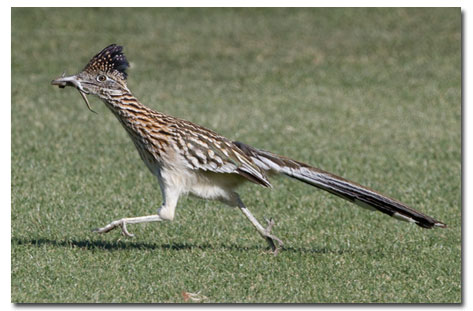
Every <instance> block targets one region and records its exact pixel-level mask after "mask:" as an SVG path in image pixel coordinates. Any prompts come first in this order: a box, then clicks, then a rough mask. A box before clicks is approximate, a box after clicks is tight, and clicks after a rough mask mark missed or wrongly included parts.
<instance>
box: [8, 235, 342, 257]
mask: <svg viewBox="0 0 473 311" xmlns="http://www.w3.org/2000/svg"><path fill="white" fill-rule="evenodd" d="M11 243H12V245H32V246H36V247H41V246H54V247H67V248H76V247H77V248H83V249H88V250H105V251H116V250H129V249H137V250H140V249H141V250H159V249H160V250H175V251H190V250H219V249H225V250H229V251H239V252H247V251H255V250H264V247H263V246H258V245H255V246H251V247H248V246H241V245H236V244H231V245H229V244H223V243H222V244H220V245H218V244H209V243H204V244H188V243H173V244H169V243H167V244H166V243H165V244H155V243H143V242H129V241H113V242H110V241H104V240H59V241H58V240H51V239H47V238H37V239H19V238H12V239H11ZM282 252H292V253H301V254H304V253H305V254H307V253H313V254H343V253H347V252H350V251H346V250H331V249H328V248H301V247H297V248H295V247H283V249H282Z"/></svg>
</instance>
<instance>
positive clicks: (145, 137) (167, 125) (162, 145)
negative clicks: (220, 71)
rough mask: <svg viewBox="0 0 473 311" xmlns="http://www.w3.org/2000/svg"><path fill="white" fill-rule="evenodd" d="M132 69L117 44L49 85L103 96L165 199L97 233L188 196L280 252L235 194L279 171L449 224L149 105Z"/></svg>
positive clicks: (170, 212) (159, 216)
mask: <svg viewBox="0 0 473 311" xmlns="http://www.w3.org/2000/svg"><path fill="white" fill-rule="evenodd" d="M128 67H129V64H128V61H127V60H126V58H125V55H124V54H123V48H122V47H121V46H118V45H115V44H112V45H110V46H107V47H106V48H105V49H103V50H102V51H101V52H100V53H98V54H97V55H95V56H94V57H93V58H92V59H91V60H90V62H89V63H88V64H87V66H85V68H84V69H83V70H82V71H81V72H79V73H78V74H76V75H72V76H65V75H64V74H63V75H62V76H61V77H59V78H57V79H55V80H53V81H52V82H51V84H53V85H57V86H59V87H60V88H64V87H66V86H72V87H74V88H76V89H77V90H78V91H79V93H80V95H81V96H82V98H83V99H84V101H85V103H86V104H87V106H88V107H89V109H91V108H90V105H89V102H88V100H87V96H86V95H96V96H98V97H99V98H100V99H102V100H103V102H104V103H105V105H106V106H107V107H108V108H109V109H110V110H111V111H112V113H113V114H114V115H115V116H116V117H117V119H118V121H119V122H120V123H121V125H122V126H123V127H124V129H125V130H126V131H127V133H128V135H129V136H130V138H131V140H132V141H133V143H134V144H135V147H136V149H137V150H138V153H139V154H140V156H141V159H142V160H143V161H144V162H145V164H146V166H147V167H148V169H149V170H150V171H151V173H152V174H154V175H155V176H156V177H157V178H158V182H159V185H160V188H161V192H162V196H163V203H162V205H161V207H160V208H159V209H158V210H157V213H156V214H154V215H149V216H141V217H132V218H122V219H119V220H116V221H112V222H111V223H109V224H108V225H106V226H104V227H102V228H98V229H95V231H96V232H98V233H105V232H109V231H110V230H112V229H115V228H117V227H120V228H121V230H122V233H123V234H124V235H126V236H133V235H132V234H131V233H129V232H128V230H127V224H136V223H146V222H155V221H163V220H173V218H174V215H175V209H176V205H177V201H178V199H179V197H180V196H181V195H183V194H186V193H190V194H193V195H195V196H197V197H200V198H203V199H210V200H218V201H221V202H223V203H225V204H227V205H229V206H233V207H238V208H239V209H240V210H241V211H242V212H243V214H244V215H245V216H246V217H247V218H248V219H249V220H250V221H251V223H252V224H253V226H254V227H255V228H256V230H257V231H258V232H259V234H260V235H261V236H262V237H263V238H265V239H266V241H267V242H268V243H269V245H270V247H271V249H272V251H273V252H274V254H277V252H278V250H279V249H280V248H281V246H282V245H283V243H282V241H281V240H280V239H279V238H277V237H276V236H275V235H273V234H272V233H271V228H272V226H273V225H274V221H272V220H267V222H268V226H267V227H266V228H265V227H263V226H262V225H261V224H260V223H259V222H258V220H257V219H256V218H255V217H254V216H253V215H252V214H251V212H250V211H249V210H248V209H247V208H246V206H245V205H244V204H243V202H242V200H241V199H240V196H239V195H238V194H237V192H236V191H235V190H236V188H237V187H238V186H239V185H241V184H242V183H244V182H247V181H250V182H252V183H255V184H258V185H261V186H263V187H268V188H271V187H272V186H271V183H270V182H269V180H268V176H270V175H274V174H282V175H285V176H288V177H291V178H294V179H296V180H299V181H302V182H304V183H307V184H309V185H312V186H315V187H317V188H320V189H323V190H325V191H328V192H330V193H332V194H334V195H336V196H339V197H341V198H343V199H346V200H348V201H350V202H352V203H354V204H357V205H359V206H361V207H364V208H367V209H370V210H377V211H380V212H382V213H385V214H387V215H389V216H392V217H394V218H397V219H400V220H404V221H408V222H412V223H415V224H416V225H418V226H421V227H423V228H433V227H440V228H445V227H446V225H445V224H444V223H442V222H440V221H437V220H435V219H434V218H432V217H429V216H427V215H425V214H423V213H420V212H418V211H416V210H414V209H412V208H409V207H408V206H406V205H405V204H403V203H401V202H399V201H396V200H394V199H391V198H389V197H387V196H385V195H382V194H380V193H378V192H375V191H373V190H371V189H368V188H367V187H364V186H361V185H359V184H357V183H354V182H351V181H349V180H346V179H343V178H341V177H338V176H336V175H333V174H331V173H328V172H325V171H323V170H321V169H318V168H315V167H312V166H310V165H308V164H304V163H301V162H298V161H295V160H292V159H289V158H286V157H283V156H280V155H277V154H274V153H271V152H268V151H264V150H260V149H257V148H254V147H251V146H249V145H246V144H244V143H241V142H236V141H231V140H229V139H227V138H225V137H223V136H220V135H219V134H217V133H215V132H213V131H211V130H209V129H206V128H204V127H201V126H199V125H196V124H194V123H192V122H189V121H186V120H182V119H179V118H175V117H172V116H169V115H166V114H164V113H161V112H157V111H154V110H152V109H150V108H148V107H146V106H144V105H143V104H141V103H140V102H139V101H138V99H136V97H135V96H133V94H132V93H131V91H130V90H129V89H128V87H127V73H126V69H127V68H128Z"/></svg>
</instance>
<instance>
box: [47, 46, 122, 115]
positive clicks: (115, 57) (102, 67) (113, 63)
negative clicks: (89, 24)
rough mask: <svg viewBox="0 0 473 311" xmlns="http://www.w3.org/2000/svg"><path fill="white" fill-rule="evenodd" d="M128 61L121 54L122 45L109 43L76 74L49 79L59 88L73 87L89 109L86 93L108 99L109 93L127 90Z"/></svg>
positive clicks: (115, 93)
mask: <svg viewBox="0 0 473 311" xmlns="http://www.w3.org/2000/svg"><path fill="white" fill-rule="evenodd" d="M128 67H129V64H128V61H127V60H126V58H125V55H124V54H123V47H121V46H119V45H115V44H112V45H109V46H107V47H106V48H104V49H103V50H102V51H101V52H100V53H98V54H97V55H95V56H94V57H92V59H91V60H90V61H89V63H88V64H87V66H85V68H84V69H83V70H82V71H81V72H79V73H78V74H75V75H72V76H66V75H65V74H63V75H62V76H61V77H59V78H57V79H55V80H53V81H51V84H52V85H57V86H59V87H60V88H64V87H66V86H72V87H75V88H76V89H77V90H78V91H79V93H80V94H81V95H82V97H83V98H84V100H85V102H86V104H87V106H88V107H89V109H90V105H89V102H88V100H87V97H86V94H91V95H97V96H99V97H100V98H102V99H108V98H109V97H110V96H111V95H119V94H122V93H124V92H128V88H127V85H126V78H127V73H126V69H127V68H128Z"/></svg>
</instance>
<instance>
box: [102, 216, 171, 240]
mask: <svg viewBox="0 0 473 311" xmlns="http://www.w3.org/2000/svg"><path fill="white" fill-rule="evenodd" d="M162 220H163V219H162V218H161V217H159V216H158V215H150V216H140V217H131V218H122V219H119V220H115V221H112V222H111V223H109V224H108V225H106V226H105V227H102V228H97V229H94V230H93V231H94V232H97V233H107V232H109V231H111V230H113V229H115V228H118V227H121V228H122V234H123V235H125V236H129V237H132V236H133V234H131V233H130V232H128V230H127V229H126V225H127V224H139V223H146V222H154V221H162Z"/></svg>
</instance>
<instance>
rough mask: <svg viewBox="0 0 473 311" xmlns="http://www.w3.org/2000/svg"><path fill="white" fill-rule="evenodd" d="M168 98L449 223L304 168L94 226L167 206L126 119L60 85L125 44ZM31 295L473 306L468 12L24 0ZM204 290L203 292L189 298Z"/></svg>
mask: <svg viewBox="0 0 473 311" xmlns="http://www.w3.org/2000/svg"><path fill="white" fill-rule="evenodd" d="M113 42H115V43H119V44H122V45H124V46H125V52H126V55H127V57H128V59H129V60H130V62H131V68H130V70H129V82H128V85H129V87H130V89H131V90H132V91H133V92H134V94H135V95H136V96H137V97H138V98H139V99H140V100H141V101H142V102H143V103H144V104H145V105H148V106H149V107H152V108H153V109H156V110H159V111H161V112H165V113H168V114H171V115H175V116H179V117H181V118H185V119H188V120H191V121H193V122H196V123H198V124H201V125H204V126H207V127H209V128H212V129H214V130H216V131H218V132H219V133H221V134H223V135H225V136H227V137H229V138H232V139H235V140H240V141H243V142H246V143H248V144H251V145H254V146H256V147H259V148H263V149H267V150H271V151H274V152H276V153H280V154H284V155H286V156H290V157H292V158H295V159H298V160H300V161H303V162H307V163H312V164H313V165H315V166H317V167H320V168H323V169H325V170H328V171H331V172H333V173H336V174H338V175H342V176H344V177H346V178H348V179H351V180H354V181H357V182H359V183H361V184H364V185H366V186H369V187H371V188H374V189H376V190H378V191H380V192H382V193H386V194H388V195H390V196H392V197H394V198H397V199H399V200H401V201H403V202H405V203H407V204H409V205H411V206H412V207H415V208H416V209H419V210H421V211H423V212H426V213H427V214H429V215H432V216H434V217H435V218H437V219H439V220H441V221H444V222H446V223H447V224H448V225H449V227H448V228H447V229H444V230H440V229H439V230H424V229H422V228H420V227H417V226H414V225H409V224H406V223H403V222H399V221H396V220H394V219H392V218H389V217H387V216H385V215H383V214H381V213H370V212H367V211H366V210H364V209H360V208H358V207H356V206H354V205H352V204H350V203H349V202H346V201H344V200H342V199H339V198H337V197H334V196H331V195H329V194H327V193H325V192H323V191H318V190H315V189H313V188H311V187H308V186H306V185H304V184H301V183H297V182H293V181H291V180H288V179H277V180H275V181H274V185H275V187H276V190H273V191H269V190H267V189H264V188H262V187H258V186H256V185H248V186H245V187H243V188H242V189H241V191H240V194H241V195H242V197H243V200H244V201H245V203H246V204H247V206H248V207H249V208H250V210H252V211H253V212H254V214H255V216H257V217H258V218H259V219H262V218H263V217H265V216H266V217H273V218H274V219H275V220H276V222H277V226H276V227H275V229H274V230H275V231H274V232H275V234H276V235H278V236H279V237H280V238H281V239H282V240H283V241H284V242H285V249H284V251H282V252H281V253H280V255H278V256H276V257H274V256H271V255H268V254H267V253H266V245H265V242H264V241H263V240H262V239H261V238H260V237H259V236H258V235H257V234H256V232H255V231H254V229H253V228H252V226H251V224H250V223H249V222H248V221H247V220H246V219H245V218H244V217H243V216H242V215H241V213H240V212H239V211H238V210H236V209H231V208H227V207H223V206H222V205H221V204H220V203H217V202H204V201H201V200H198V199H194V198H190V197H189V198H182V199H181V200H180V202H179V206H178V210H177V217H176V219H175V221H174V222H171V223H160V224H147V225H135V226H130V227H129V230H130V231H131V232H133V233H135V234H136V237H134V238H124V237H122V236H121V235H120V234H119V232H112V233H110V234H107V235H96V234H93V233H92V232H91V231H90V230H91V229H92V228H94V227H98V226H101V225H104V224H106V223H108V222H109V221H111V220H114V219H117V218H121V217H125V216H139V215H147V214H152V213H154V212H155V211H156V209H157V208H158V207H159V205H160V204H161V194H160V191H159V187H158V183H157V182H156V180H155V179H154V178H153V176H152V175H151V174H150V173H149V172H148V171H147V169H146V167H145V166H144V164H143V163H142V162H141V160H140V159H139V156H138V153H137V152H136V151H135V150H134V149H135V148H134V147H133V144H132V143H131V141H130V140H129V138H128V137H127V135H126V133H125V131H124V130H123V129H122V128H121V126H120V125H119V123H118V122H117V121H116V120H115V118H114V116H113V115H112V114H111V113H110V112H109V111H108V110H107V108H106V107H105V106H104V105H103V104H102V103H101V102H100V101H98V100H97V99H93V98H90V99H91V104H92V106H93V108H94V109H95V110H96V111H97V112H98V115H96V114H92V113H90V112H89V111H88V110H87V108H86V107H85V104H84V103H83V101H82V99H81V98H80V96H79V94H78V93H77V91H75V90H73V89H70V88H66V89H64V90H60V89H58V88H54V87H52V86H51V85H50V81H51V80H52V79H53V78H56V77H57V76H59V75H60V74H61V73H62V72H63V70H66V72H67V73H68V74H72V73H75V72H77V71H79V70H80V69H81V68H83V66H84V65H85V64H86V62H87V61H88V60H89V58H90V57H91V56H93V55H94V54H95V53H97V52H98V51H99V50H100V49H101V48H103V47H105V46H106V45H108V44H110V43H113ZM11 85H12V103H11V112H12V115H11V124H12V128H11V135H12V137H11V138H12V139H11V147H12V148H11V150H12V154H11V163H12V167H11V181H12V198H11V199H12V206H11V208H12V213H11V214H12V216H11V217H12V219H11V224H12V228H11V249H12V254H11V269H12V271H11V284H12V287H11V299H12V301H13V302H185V299H184V296H183V294H182V293H183V292H190V293H200V295H201V297H203V296H205V297H206V298H204V299H203V301H204V302H321V303H330V302H344V303H358V302H393V303H401V302H402V303H407V302H413V303H459V302H461V300H462V296H461V225H462V222H461V15H460V9H445V8H443V9H290V10H289V9H286V10H284V9H277V10H275V9H205V10H198V9H111V8H105V9H100V8H97V9H75V8H70V9H38V8H34V9H29V8H14V9H12V82H11ZM189 301H190V300H189Z"/></svg>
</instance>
